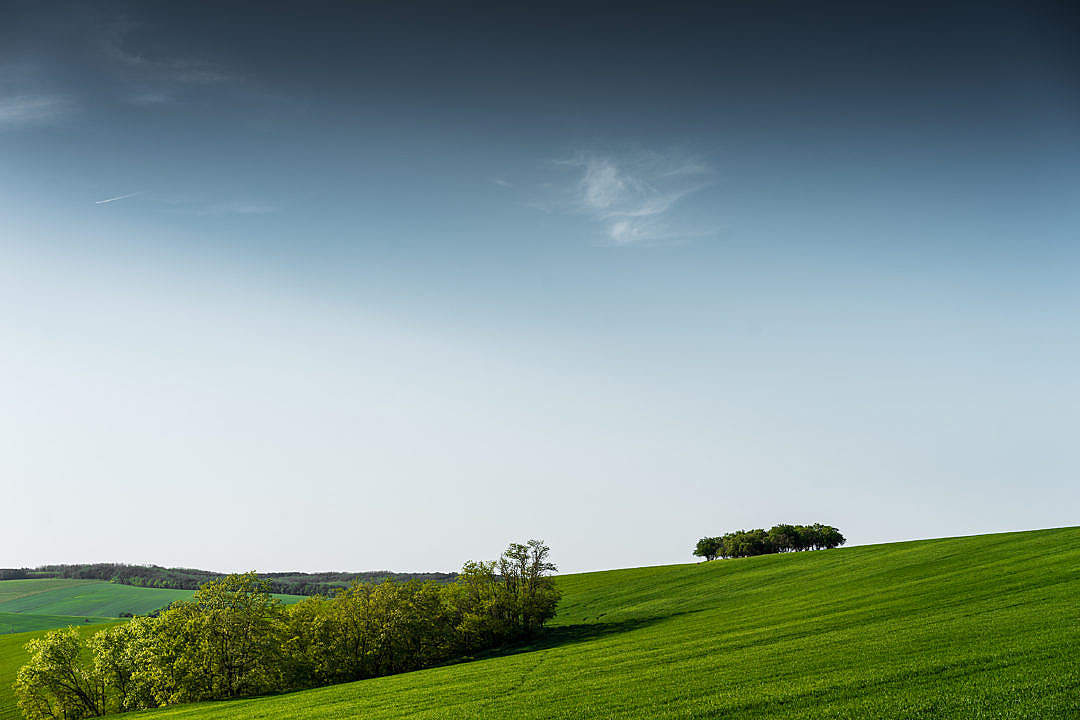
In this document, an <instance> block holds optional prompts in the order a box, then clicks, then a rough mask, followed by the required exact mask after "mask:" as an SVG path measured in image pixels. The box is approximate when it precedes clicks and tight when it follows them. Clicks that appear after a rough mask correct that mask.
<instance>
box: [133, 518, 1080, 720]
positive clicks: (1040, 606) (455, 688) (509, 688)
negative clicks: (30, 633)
mask: <svg viewBox="0 0 1080 720" xmlns="http://www.w3.org/2000/svg"><path fill="white" fill-rule="evenodd" d="M557 581H558V584H559V586H560V588H561V589H562V590H563V593H564V599H563V602H562V604H561V605H560V609H559V613H558V615H557V616H556V618H555V620H554V622H553V623H552V627H551V628H550V629H549V630H548V631H547V632H546V633H545V634H544V635H543V637H541V638H539V639H538V640H537V641H536V642H535V643H534V644H533V645H532V646H529V647H521V648H517V649H515V650H513V651H507V652H504V653H502V654H497V655H494V656H491V657H486V658H484V659H479V660H476V661H473V662H465V663H459V664H456V665H447V666H443V667H439V668H432V669H428V670H421V671H417V672H413V673H406V674H401V675H394V676H389V677H381V678H373V679H370V680H362V681H359V682H356V683H349V684H345V685H337V686H331V687H325V688H319V689H316V690H306V691H302V692H298V693H292V694H287V695H279V696H272V697H265V698H256V699H249V700H240V701H229V702H221V703H204V704H200V705H188V706H175V707H170V708H165V709H161V710H156V711H147V712H144V713H138V714H136V715H135V716H134V717H137V718H140V719H141V720H164V719H166V718H168V719H169V720H186V719H188V718H190V719H193V720H194V719H196V718H197V719H199V720H245V719H247V718H253V717H259V718H270V719H273V718H282V720H285V719H286V718H287V719H289V720H293V719H299V720H322V719H326V720H329V719H331V718H352V717H364V718H372V719H376V718H377V719H380V720H388V719H391V718H394V719H396V718H415V719H419V718H425V719H431V720H434V719H436V718H438V719H439V720H455V719H458V718H460V719H462V720H464V719H465V718H469V719H473V718H491V719H495V718H510V717H513V718H521V719H529V718H534V719H536V720H540V719H541V718H543V719H545V720H547V719H550V718H563V719H570V718H600V717H602V718H627V719H631V718H632V719H641V720H644V719H645V718H650V719H651V718H680V719H683V720H692V719H697V718H737V719H739V720H743V719H754V720H774V719H775V718H778V717H783V718H785V720H819V719H820V720H824V719H825V718H829V719H830V720H836V719H837V718H850V719H851V720H855V719H859V720H863V719H865V718H876V719H879V720H888V719H894V720H949V719H953V720H981V719H986V720H989V719H990V718H994V719H995V720H1001V719H1012V720H1020V719H1030V720H1035V719H1036V718H1039V719H1045V718H1067V717H1080V605H1078V604H1077V601H1076V598H1077V597H1080V528H1061V529H1054V530H1040V531H1031V532H1021V533H1004V534H995V535H982V536H971V537H961V538H948V539H939V540H922V541H914V542H904V543H892V544H886V545H873V546H862V547H852V548H846V549H840V550H825V551H818V552H810V553H792V554H782V555H763V556H759V557H754V558H746V559H740V560H721V561H714V562H710V563H702V564H697V565H673V566H662V567H643V568H635V569H628V570H611V571H606V572H597V573H586V574H580V575H566V576H561V577H559V578H558V579H557Z"/></svg>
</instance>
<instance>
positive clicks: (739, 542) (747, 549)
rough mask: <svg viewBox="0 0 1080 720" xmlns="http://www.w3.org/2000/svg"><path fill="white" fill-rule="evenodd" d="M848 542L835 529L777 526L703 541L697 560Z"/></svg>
mask: <svg viewBox="0 0 1080 720" xmlns="http://www.w3.org/2000/svg"><path fill="white" fill-rule="evenodd" d="M846 542H847V539H845V538H844V536H843V535H842V534H841V533H840V531H839V530H838V529H836V528H834V527H833V526H832V525H822V524H821V523H814V524H813V525H786V524H781V525H774V526H772V527H771V528H769V529H768V530H764V529H762V528H758V529H756V530H737V531H735V532H729V533H726V534H724V535H718V536H715V537H703V538H701V539H700V540H698V541H697V545H695V546H694V550H693V554H694V555H695V556H696V557H700V558H705V560H706V561H708V560H715V559H716V558H738V557H752V556H754V555H767V554H770V553H781V552H802V551H806V550H827V549H832V548H837V547H840V546H841V545H843V544H844V543H846Z"/></svg>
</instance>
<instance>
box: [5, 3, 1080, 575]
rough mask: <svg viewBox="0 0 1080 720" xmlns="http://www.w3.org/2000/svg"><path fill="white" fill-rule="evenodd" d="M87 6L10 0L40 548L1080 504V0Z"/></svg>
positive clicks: (33, 507)
mask: <svg viewBox="0 0 1080 720" xmlns="http://www.w3.org/2000/svg"><path fill="white" fill-rule="evenodd" d="M85 5H88V4H79V3H71V4H64V3H49V2H0V9H2V18H3V19H2V22H0V498H2V500H0V502H2V503H3V505H4V508H5V511H4V512H3V522H2V523H0V566H27V565H36V564H40V563H47V562H92V561H114V562H135V563H155V564H163V565H185V566H194V567H205V568H211V569H218V570H242V569H249V568H256V569H260V570H287V569H302V570H324V569H343V570H345V569H348V570H365V569H376V568H379V569H381V568H390V569H396V570H450V569H455V568H457V567H460V565H461V563H462V562H463V561H465V560H467V559H480V558H491V557H493V556H495V555H496V554H498V552H499V551H500V550H501V549H502V548H503V547H504V546H505V544H506V543H507V542H510V541H512V540H522V539H525V538H529V537H542V538H544V539H545V540H546V541H547V542H548V543H549V544H550V545H551V546H552V548H553V555H554V559H555V560H556V561H557V562H558V563H559V564H560V567H561V569H563V570H565V571H577V570H588V569H601V568H608V567H620V566H636V565H646V564H656V563H668V562H686V561H689V560H690V559H691V558H690V556H689V549H690V548H691V547H692V545H693V543H694V542H695V541H696V540H697V538H699V537H701V536H702V535H706V534H717V533H720V532H723V531H726V530H733V529H738V528H744V527H758V526H765V527H768V526H769V525H772V524H774V523H777V522H815V521H820V522H826V523H830V524H833V525H837V526H838V527H840V528H841V529H842V530H843V531H844V532H845V534H846V535H847V536H848V538H849V540H850V541H851V542H853V543H860V544H861V543H872V542H881V541H889V540H895V539H908V538H919V537H931V536H945V535H959V534H969V533H978V532H992V531H1000V530H1010V529H1027V528H1037V527H1049V526H1059V525H1075V524H1077V523H1078V522H1080V450H1078V449H1080V442H1078V441H1077V431H1078V428H1080V373H1078V368H1080V237H1078V229H1080V143H1078V141H1080V45H1078V43H1077V40H1076V38H1077V37H1078V32H1080V22H1078V14H1077V12H1076V11H1075V10H1073V9H1068V8H1066V6H1067V5H1069V3H1051V2H1047V3H1040V2H1028V3H1006V4H998V3H994V2H978V3H971V4H954V3H927V4H925V5H919V4H917V3H897V4H896V5H895V6H894V7H892V8H891V9H890V8H883V7H879V4H878V3H864V2H860V3H851V4H826V3H806V2H749V3H747V2H741V3H732V4H730V5H728V6H724V5H723V4H709V6H708V7H707V8H705V7H702V6H693V5H687V6H683V5H679V4H675V3H662V4H656V3H651V4H646V5H642V6H633V5H630V4H626V3H596V4H591V5H583V4H581V3H567V4H561V3H543V4H537V5H535V6H534V7H533V8H531V9H521V8H520V7H519V6H518V5H519V4H517V3H492V4H490V5H488V6H482V5H475V4H470V5H468V6H464V5H456V4H448V3H431V4H421V3H401V2H370V3H363V2H351V3H344V2H342V3H332V4H318V3H290V4H275V3H267V2H259V3H252V4H240V3H223V4H219V6H220V9H218V10H210V9H209V6H206V5H201V4H197V3H148V2H131V3H115V4H114V3H107V2H106V3H95V4H94V5H95V8H94V9H89V8H87V7H86V6H85ZM125 196H126V197H125Z"/></svg>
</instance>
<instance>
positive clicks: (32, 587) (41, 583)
mask: <svg viewBox="0 0 1080 720" xmlns="http://www.w3.org/2000/svg"><path fill="white" fill-rule="evenodd" d="M92 582H96V581H95V580H65V579H56V578H47V579H41V580H0V605H3V604H4V603H6V602H8V601H10V600H18V599H20V598H25V597H29V596H31V595H37V594H38V593H43V592H48V591H49V590H57V589H61V588H67V587H72V586H74V585H86V584H87V583H92Z"/></svg>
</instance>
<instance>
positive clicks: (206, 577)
mask: <svg viewBox="0 0 1080 720" xmlns="http://www.w3.org/2000/svg"><path fill="white" fill-rule="evenodd" d="M222 577H224V573H218V572H213V571H210V570H198V569H195V568H165V567H160V566H158V565H126V564H121V563H84V564H79V565H43V566H41V567H38V568H34V569H30V568H0V580H19V579H26V578H74V579H79V580H105V581H108V582H114V583H119V584H121V585H133V586H135V587H151V588H172V589H174V590H195V589H197V588H199V587H200V586H201V585H203V584H204V583H207V582H209V581H211V580H216V579H219V578H222ZM257 577H258V578H259V579H260V580H267V581H269V582H270V591H271V592H274V593H279V594H282V595H329V594H331V593H333V592H336V591H337V590H339V589H341V588H344V587H347V586H348V585H349V584H350V583H352V582H356V581H358V580H359V581H361V582H371V583H380V582H382V581H383V580H385V579H387V578H390V579H391V580H395V581H399V582H405V581H407V580H413V579H417V580H434V581H436V582H453V580H454V578H455V577H456V574H455V573H437V572H436V573H395V572H391V571H389V570H373V571H370V572H360V573H347V572H322V573H301V572H277V573H259V574H258V576H257Z"/></svg>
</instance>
